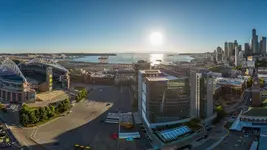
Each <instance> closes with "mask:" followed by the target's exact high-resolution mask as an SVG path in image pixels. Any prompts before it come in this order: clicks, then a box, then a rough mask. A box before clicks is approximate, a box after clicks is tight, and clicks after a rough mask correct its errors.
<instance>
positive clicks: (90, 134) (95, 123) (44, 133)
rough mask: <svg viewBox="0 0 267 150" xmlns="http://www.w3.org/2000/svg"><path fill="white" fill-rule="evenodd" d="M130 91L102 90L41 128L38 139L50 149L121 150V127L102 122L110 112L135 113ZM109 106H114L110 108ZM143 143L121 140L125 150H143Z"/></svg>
mask: <svg viewBox="0 0 267 150" xmlns="http://www.w3.org/2000/svg"><path fill="white" fill-rule="evenodd" d="M130 98H131V97H130V93H129V90H128V88H117V87H108V86H105V87H100V88H98V89H94V90H93V91H92V92H91V93H90V94H89V96H88V100H89V101H87V100H86V101H83V102H80V103H78V104H76V105H75V106H74V108H73V109H72V113H70V114H69V115H67V116H64V117H61V118H59V119H56V120H54V121H52V122H51V123H48V124H46V125H44V126H41V127H38V129H37V131H36V133H33V135H34V139H35V140H36V141H37V142H38V143H40V144H44V145H45V146H46V147H47V148H48V149H56V150H71V149H74V145H75V144H79V145H84V146H91V148H92V149H101V150H113V149H114V150H117V149H118V141H117V140H114V139H112V138H111V137H110V136H111V134H112V133H116V132H118V125H117V124H106V123H104V122H102V120H104V119H105V118H106V116H107V113H108V112H115V110H116V109H118V108H121V111H122V112H129V111H131V103H130ZM107 103H109V104H111V105H108V106H107ZM140 143H141V140H135V141H133V142H125V141H120V142H119V146H120V147H124V148H123V149H125V148H126V149H129V150H131V149H133V150H142V144H140Z"/></svg>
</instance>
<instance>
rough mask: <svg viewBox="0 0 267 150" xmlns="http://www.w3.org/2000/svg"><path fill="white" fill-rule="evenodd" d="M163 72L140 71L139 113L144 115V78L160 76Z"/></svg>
mask: <svg viewBox="0 0 267 150" xmlns="http://www.w3.org/2000/svg"><path fill="white" fill-rule="evenodd" d="M160 74H161V72H160V71H159V70H139V71H138V112H139V113H140V114H141V113H142V105H141V102H142V91H143V88H144V78H146V77H150V76H151V77H156V76H159V75H160Z"/></svg>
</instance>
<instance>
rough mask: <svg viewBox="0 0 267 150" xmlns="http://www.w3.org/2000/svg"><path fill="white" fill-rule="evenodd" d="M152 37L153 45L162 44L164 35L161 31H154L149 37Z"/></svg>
mask: <svg viewBox="0 0 267 150" xmlns="http://www.w3.org/2000/svg"><path fill="white" fill-rule="evenodd" d="M149 39H150V43H151V44H152V45H155V46H156V45H162V42H163V36H162V34H161V33H160V32H154V33H152V34H151V35H150V37H149Z"/></svg>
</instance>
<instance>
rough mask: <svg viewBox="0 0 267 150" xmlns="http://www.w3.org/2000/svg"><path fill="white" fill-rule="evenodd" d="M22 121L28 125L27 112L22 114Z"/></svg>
mask: <svg viewBox="0 0 267 150" xmlns="http://www.w3.org/2000/svg"><path fill="white" fill-rule="evenodd" d="M21 123H22V124H23V125H27V124H28V123H29V116H28V115H26V114H22V115H21Z"/></svg>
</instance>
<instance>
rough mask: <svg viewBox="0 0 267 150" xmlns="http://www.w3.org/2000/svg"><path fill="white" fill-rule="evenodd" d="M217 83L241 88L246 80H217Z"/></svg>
mask: <svg viewBox="0 0 267 150" xmlns="http://www.w3.org/2000/svg"><path fill="white" fill-rule="evenodd" d="M215 81H216V83H217V84H220V85H234V86H241V85H242V84H243V83H244V81H245V80H243V79H237V78H216V79H215Z"/></svg>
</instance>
